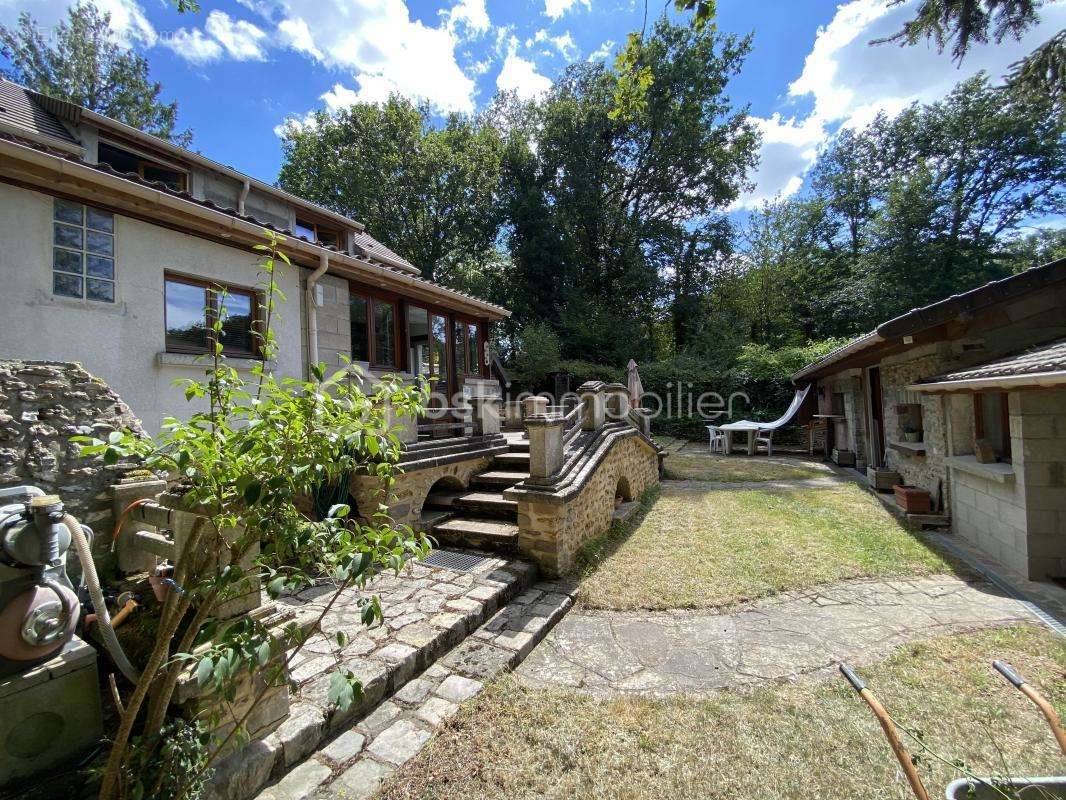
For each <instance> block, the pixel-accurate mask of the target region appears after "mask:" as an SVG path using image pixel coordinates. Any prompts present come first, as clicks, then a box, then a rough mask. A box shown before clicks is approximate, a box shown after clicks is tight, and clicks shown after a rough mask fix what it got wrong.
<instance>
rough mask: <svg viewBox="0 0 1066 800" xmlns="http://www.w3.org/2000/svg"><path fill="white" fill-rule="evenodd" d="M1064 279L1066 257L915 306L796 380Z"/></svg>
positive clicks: (807, 368) (803, 371)
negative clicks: (879, 345) (844, 359)
mask: <svg viewBox="0 0 1066 800" xmlns="http://www.w3.org/2000/svg"><path fill="white" fill-rule="evenodd" d="M1060 281H1066V258H1060V259H1058V260H1057V261H1051V262H1049V263H1047V264H1042V265H1040V266H1039V267H1033V268H1031V269H1027V270H1025V271H1024V272H1019V273H1018V274H1017V275H1010V276H1008V277H1006V278H1001V279H1000V280H998V281H990V282H988V283H986V284H984V285H983V286H978V287H977V288H975V289H970V290H969V291H967V292H961V293H959V294H953V295H951V296H950V297H945V298H944V299H943V300H938V301H937V302H935V303H930V304H929V305H926V306H922V307H920V308H914V309H911V310H910V311H908V312H907V313H906V314H900V315H899V316H898V317H894V318H893V319H890V320H888V321H887V322H882V323H881V324H880V325H878V326H877V327H876V328H874V330H872V331H870V332H869V333H864V334H863V335H862V336H858V337H856V338H855V339H852V340H851V341H850V342H848V343H847V344H845V345H843V346H842V347H838V348H837V349H836V350H833V351H832V352H830V353H828V354H826V355H824V356H822V357H821V358H819V359H817V360H815V361H812V362H811V363H810V364H808V365H807V366H805V367H804V368H803V369H801V370H800V371H799V372H797V373H795V374H794V375H793V376H792V380H793V381H794V382H796V381H803V380H809V378H808V376H809V375H811V374H812V373H815V372H819V371H820V370H822V369H823V368H825V367H828V366H830V365H831V364H833V363H835V362H837V361H839V360H840V359H841V358H843V357H844V356H848V355H851V354H853V353H857V352H861V351H863V350H866V349H867V348H869V347H873V346H874V345H877V344H879V343H881V342H885V341H889V340H898V339H902V338H903V337H904V336H908V335H911V334H915V333H918V332H920V331H924V330H928V329H929V328H934V327H936V326H937V325H941V324H943V323H945V322H950V321H951V320H953V319H955V318H957V317H959V316H961V315H966V314H973V313H976V312H978V311H980V310H982V309H985V308H988V307H990V306H994V305H996V304H998V303H1002V302H1006V301H1009V300H1012V299H1013V298H1015V297H1019V296H1021V295H1024V294H1027V293H1030V292H1034V291H1039V290H1041V289H1043V288H1044V287H1046V286H1050V285H1052V284H1054V283H1058V282H1060Z"/></svg>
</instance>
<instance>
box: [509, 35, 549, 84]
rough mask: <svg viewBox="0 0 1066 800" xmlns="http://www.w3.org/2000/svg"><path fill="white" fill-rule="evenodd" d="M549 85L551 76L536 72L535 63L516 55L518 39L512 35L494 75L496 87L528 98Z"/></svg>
mask: <svg viewBox="0 0 1066 800" xmlns="http://www.w3.org/2000/svg"><path fill="white" fill-rule="evenodd" d="M551 85H552V82H551V78H548V77H547V76H545V75H541V74H540V73H539V72H537V65H536V64H534V63H533V62H532V61H530V60H529V59H525V58H522V57H521V56H520V55H518V40H517V39H516V38H515V37H514V36H512V37H511V38H510V40H509V42H508V46H507V56H506V57H505V58H504V60H503V67H502V68H501V69H500V74H499V75H497V76H496V88H497V89H499V90H500V91H501V92H514V93H515V94H517V95H518V97H519V98H520V99H522V100H530V99H532V98H534V97H538V96H539V95H542V94H544V93H545V92H546V91H548V89H550V88H551Z"/></svg>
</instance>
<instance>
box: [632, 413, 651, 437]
mask: <svg viewBox="0 0 1066 800" xmlns="http://www.w3.org/2000/svg"><path fill="white" fill-rule="evenodd" d="M633 412H634V417H635V418H636V420H635V425H634V427H636V429H637V430H638V431H640V432H641V433H643V434H644V435H645V436H647V437H648V438H649V439H650V438H651V416H650V415H649V414H648V409H646V408H634V409H633Z"/></svg>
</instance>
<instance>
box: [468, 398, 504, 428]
mask: <svg viewBox="0 0 1066 800" xmlns="http://www.w3.org/2000/svg"><path fill="white" fill-rule="evenodd" d="M470 419H471V420H472V422H473V427H474V431H473V433H474V436H492V435H494V434H497V433H499V432H500V422H501V420H500V399H499V398H498V397H471V398H470Z"/></svg>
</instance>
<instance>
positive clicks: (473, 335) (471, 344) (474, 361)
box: [466, 323, 481, 375]
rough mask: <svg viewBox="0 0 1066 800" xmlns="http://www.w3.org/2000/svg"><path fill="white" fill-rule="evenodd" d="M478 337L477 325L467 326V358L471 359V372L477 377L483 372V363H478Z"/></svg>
mask: <svg viewBox="0 0 1066 800" xmlns="http://www.w3.org/2000/svg"><path fill="white" fill-rule="evenodd" d="M477 340H478V335H477V325H475V324H472V323H471V324H468V325H467V326H466V352H467V357H468V358H469V359H470V362H469V363H470V372H471V373H472V374H474V375H477V374H479V373H480V372H481V363H480V362H479V361H478V346H477V345H478V342H477Z"/></svg>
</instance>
